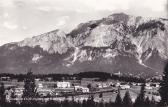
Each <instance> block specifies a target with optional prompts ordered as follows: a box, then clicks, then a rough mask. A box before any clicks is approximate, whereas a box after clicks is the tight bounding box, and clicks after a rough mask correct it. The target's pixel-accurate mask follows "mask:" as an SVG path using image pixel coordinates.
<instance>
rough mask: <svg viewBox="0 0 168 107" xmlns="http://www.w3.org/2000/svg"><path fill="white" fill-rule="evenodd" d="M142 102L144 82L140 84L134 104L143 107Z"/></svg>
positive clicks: (143, 100)
mask: <svg viewBox="0 0 168 107" xmlns="http://www.w3.org/2000/svg"><path fill="white" fill-rule="evenodd" d="M144 103H145V83H143V84H142V86H141V91H140V94H139V95H138V97H137V99H136V100H135V103H134V104H135V106H136V107H143V106H144Z"/></svg>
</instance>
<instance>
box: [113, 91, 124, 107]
mask: <svg viewBox="0 0 168 107" xmlns="http://www.w3.org/2000/svg"><path fill="white" fill-rule="evenodd" d="M115 105H116V106H120V107H121V106H122V105H123V101H122V98H121V94H120V90H118V94H117V96H116V99H115Z"/></svg>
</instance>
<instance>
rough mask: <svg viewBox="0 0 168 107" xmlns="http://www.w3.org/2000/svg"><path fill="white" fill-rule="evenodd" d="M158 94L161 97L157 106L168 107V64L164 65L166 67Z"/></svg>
mask: <svg viewBox="0 0 168 107" xmlns="http://www.w3.org/2000/svg"><path fill="white" fill-rule="evenodd" d="M159 93H160V97H161V100H160V103H159V105H160V106H166V105H168V62H167V63H166V66H165V68H164V72H163V76H162V81H161V83H160V89H159Z"/></svg>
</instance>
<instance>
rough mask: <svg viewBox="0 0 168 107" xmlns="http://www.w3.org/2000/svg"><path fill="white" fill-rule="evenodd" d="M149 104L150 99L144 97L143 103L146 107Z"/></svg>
mask: <svg viewBox="0 0 168 107" xmlns="http://www.w3.org/2000/svg"><path fill="white" fill-rule="evenodd" d="M150 104H151V101H150V99H149V97H146V99H145V103H144V105H145V106H146V107H149V106H150Z"/></svg>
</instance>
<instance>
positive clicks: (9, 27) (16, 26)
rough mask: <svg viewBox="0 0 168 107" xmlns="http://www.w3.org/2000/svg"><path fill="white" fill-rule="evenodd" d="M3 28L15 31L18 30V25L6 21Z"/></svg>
mask: <svg viewBox="0 0 168 107" xmlns="http://www.w3.org/2000/svg"><path fill="white" fill-rule="evenodd" d="M3 26H4V27H5V28H7V29H9V30H14V29H17V28H18V25H16V24H13V23H11V22H8V21H5V22H4V23H3Z"/></svg>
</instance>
